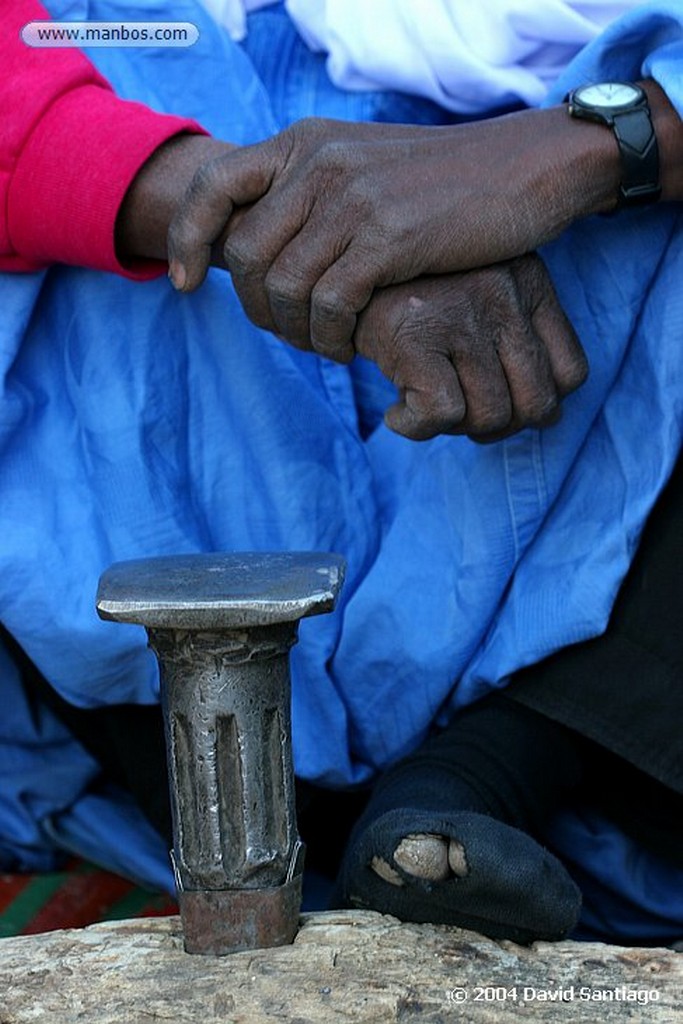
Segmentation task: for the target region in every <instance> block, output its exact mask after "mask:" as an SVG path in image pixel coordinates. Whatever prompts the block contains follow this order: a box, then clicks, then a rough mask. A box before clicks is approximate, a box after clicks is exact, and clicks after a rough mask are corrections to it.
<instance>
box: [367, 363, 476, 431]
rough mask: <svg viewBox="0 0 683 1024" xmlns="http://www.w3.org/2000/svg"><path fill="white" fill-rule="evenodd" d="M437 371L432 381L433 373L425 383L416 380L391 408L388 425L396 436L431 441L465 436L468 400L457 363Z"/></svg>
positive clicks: (403, 391) (388, 413)
mask: <svg viewBox="0 0 683 1024" xmlns="http://www.w3.org/2000/svg"><path fill="white" fill-rule="evenodd" d="M446 365H447V370H446ZM433 369H434V373H433V375H432V379H431V380H430V379H429V376H430V375H429V374H427V377H426V378H425V379H424V380H423V381H419V380H418V379H417V377H415V378H413V383H412V385H411V386H410V387H405V388H402V389H401V397H400V400H399V401H398V402H395V403H394V405H392V406H390V407H389V408H388V409H387V411H386V413H385V415H384V422H385V423H386V425H387V427H389V429H390V430H393V431H394V433H395V434H401V435H402V436H403V437H408V438H410V439H411V440H412V441H427V440H429V439H430V438H432V437H437V436H438V435H439V434H458V433H462V429H461V424H462V421H463V419H464V416H465V409H466V406H465V398H464V395H463V393H462V389H461V387H460V384H459V381H458V377H457V374H456V373H455V370H454V368H453V364H452V363H450V361H449V360H444V366H443V367H442V368H441V369H438V368H436V367H434V368H433ZM446 374H447V376H446Z"/></svg>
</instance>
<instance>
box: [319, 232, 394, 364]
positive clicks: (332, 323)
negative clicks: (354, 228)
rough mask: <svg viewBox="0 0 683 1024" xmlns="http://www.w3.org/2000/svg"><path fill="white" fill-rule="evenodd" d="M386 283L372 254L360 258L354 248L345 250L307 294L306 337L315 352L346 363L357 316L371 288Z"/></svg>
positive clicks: (367, 300) (368, 298)
mask: <svg viewBox="0 0 683 1024" xmlns="http://www.w3.org/2000/svg"><path fill="white" fill-rule="evenodd" d="M386 283H387V282H386V281H385V280H384V279H383V273H382V269H381V267H380V266H379V264H378V262H377V259H376V257H375V256H374V255H372V256H370V257H366V258H365V259H363V258H362V255H361V254H359V252H358V248H357V247H356V246H353V247H351V246H350V247H349V248H348V249H346V250H345V251H344V252H343V253H342V255H341V256H340V257H339V259H338V260H337V261H336V262H335V263H333V264H332V266H331V267H330V268H329V270H327V271H326V272H325V273H324V274H323V276H322V277H321V278H320V280H319V281H318V283H317V284H316V286H315V288H314V289H313V291H312V293H311V306H310V336H311V344H312V346H313V348H314V349H315V351H316V352H318V353H319V354H320V355H323V356H328V357H329V358H331V359H336V360H338V361H339V362H349V361H350V360H351V359H352V358H353V351H354V349H353V344H352V340H351V339H352V337H353V332H354V330H355V328H356V322H357V318H358V314H359V313H360V312H361V311H362V310H363V309H365V307H366V306H367V304H368V302H369V301H370V298H371V296H372V293H373V291H374V289H375V288H376V287H378V286H380V285H383V284H386Z"/></svg>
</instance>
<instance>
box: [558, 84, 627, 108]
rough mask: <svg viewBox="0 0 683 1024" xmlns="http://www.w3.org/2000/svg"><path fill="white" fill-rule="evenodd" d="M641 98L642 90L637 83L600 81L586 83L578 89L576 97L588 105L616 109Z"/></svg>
mask: <svg viewBox="0 0 683 1024" xmlns="http://www.w3.org/2000/svg"><path fill="white" fill-rule="evenodd" d="M640 98H641V91H640V89H639V88H638V87H637V86H635V85H628V83H626V82H600V83H599V84H598V85H585V86H583V88H581V89H577V90H576V91H575V93H574V99H575V100H577V101H578V102H580V103H583V104H585V105H586V106H588V107H601V108H602V109H607V110H616V109H618V108H619V107H628V106H630V105H631V104H632V103H636V102H637V101H638V100H639V99H640Z"/></svg>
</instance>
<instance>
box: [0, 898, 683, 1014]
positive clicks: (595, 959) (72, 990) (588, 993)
mask: <svg viewBox="0 0 683 1024" xmlns="http://www.w3.org/2000/svg"><path fill="white" fill-rule="evenodd" d="M463 992H464V993H465V996H463ZM460 1000H462V1001H460ZM520 1019H521V1020H523V1021H547V1022H551V1021H552V1022H553V1024H555V1022H556V1021H562V1022H573V1021H590V1022H591V1024H594V1022H595V1021H599V1022H600V1024H611V1022H616V1021H618V1022H619V1024H624V1022H626V1021H635V1022H638V1024H642V1022H647V1024H676V1022H677V1024H680V1022H681V1021H683V956H682V955H681V954H680V953H676V952H674V951H672V950H668V949H629V948H624V947H620V946H605V945H598V944H579V943H574V942H561V943H555V944H550V943H536V945H534V946H532V947H530V948H523V947H521V946H517V945H515V944H514V943H510V942H493V941H491V940H489V939H485V938H482V937H481V936H479V935H475V934H474V933H473V932H466V931H460V930H458V929H454V928H445V927H436V926H432V925H410V924H400V923H399V922H398V921H396V920H395V919H394V918H391V917H382V916H381V915H379V914H375V913H371V912H359V911H349V912H333V913H328V914H312V915H306V916H304V917H303V918H302V928H301V930H300V932H299V934H298V936H297V939H296V941H295V943H294V945H293V946H287V947H283V948H280V949H271V950H258V951H254V952H246V953H237V954H234V955H232V956H228V957H222V958H212V957H202V956H190V955H188V954H186V953H184V952H183V948H182V936H181V932H180V922H179V919H178V918H161V919H149V918H148V919H142V920H136V921H121V922H116V923H109V924H99V925H94V926H92V927H91V928H84V929H81V930H73V931H61V932H51V933H47V934H43V935H35V936H26V937H21V938H9V939H2V940H0V1024H26V1022H30V1021H40V1022H42V1021H45V1022H48V1021H49V1022H50V1024H72V1022H74V1024H75V1022H87V1024H146V1022H153V1021H173V1022H174V1024H181V1022H188V1024H190V1022H192V1024H219V1022H220V1024H266V1022H270V1021H277V1022H287V1024H328V1022H335V1024H337V1022H345V1024H357V1022H368V1024H394V1022H402V1024H406V1022H409V1024H413V1022H416V1024H417V1022H419V1024H446V1022H448V1024H451V1022H456V1021H466V1022H470V1021H475V1022H479V1021H482V1022H490V1024H494V1022H505V1024H507V1022H511V1021H513V1020H514V1021H518V1020H520Z"/></svg>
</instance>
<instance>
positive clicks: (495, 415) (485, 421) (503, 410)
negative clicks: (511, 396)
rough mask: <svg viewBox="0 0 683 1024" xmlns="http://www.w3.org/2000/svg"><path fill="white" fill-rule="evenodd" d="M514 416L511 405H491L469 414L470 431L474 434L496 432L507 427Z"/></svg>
mask: <svg viewBox="0 0 683 1024" xmlns="http://www.w3.org/2000/svg"><path fill="white" fill-rule="evenodd" d="M511 418H512V413H511V409H510V407H509V406H507V405H506V406H503V405H498V404H496V405H491V406H487V407H484V408H481V409H477V410H476V411H475V412H472V411H470V413H469V415H468V424H467V426H468V431H471V432H472V433H474V434H496V433H498V432H499V431H501V430H505V429H507V427H508V426H509V425H510V420H511Z"/></svg>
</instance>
